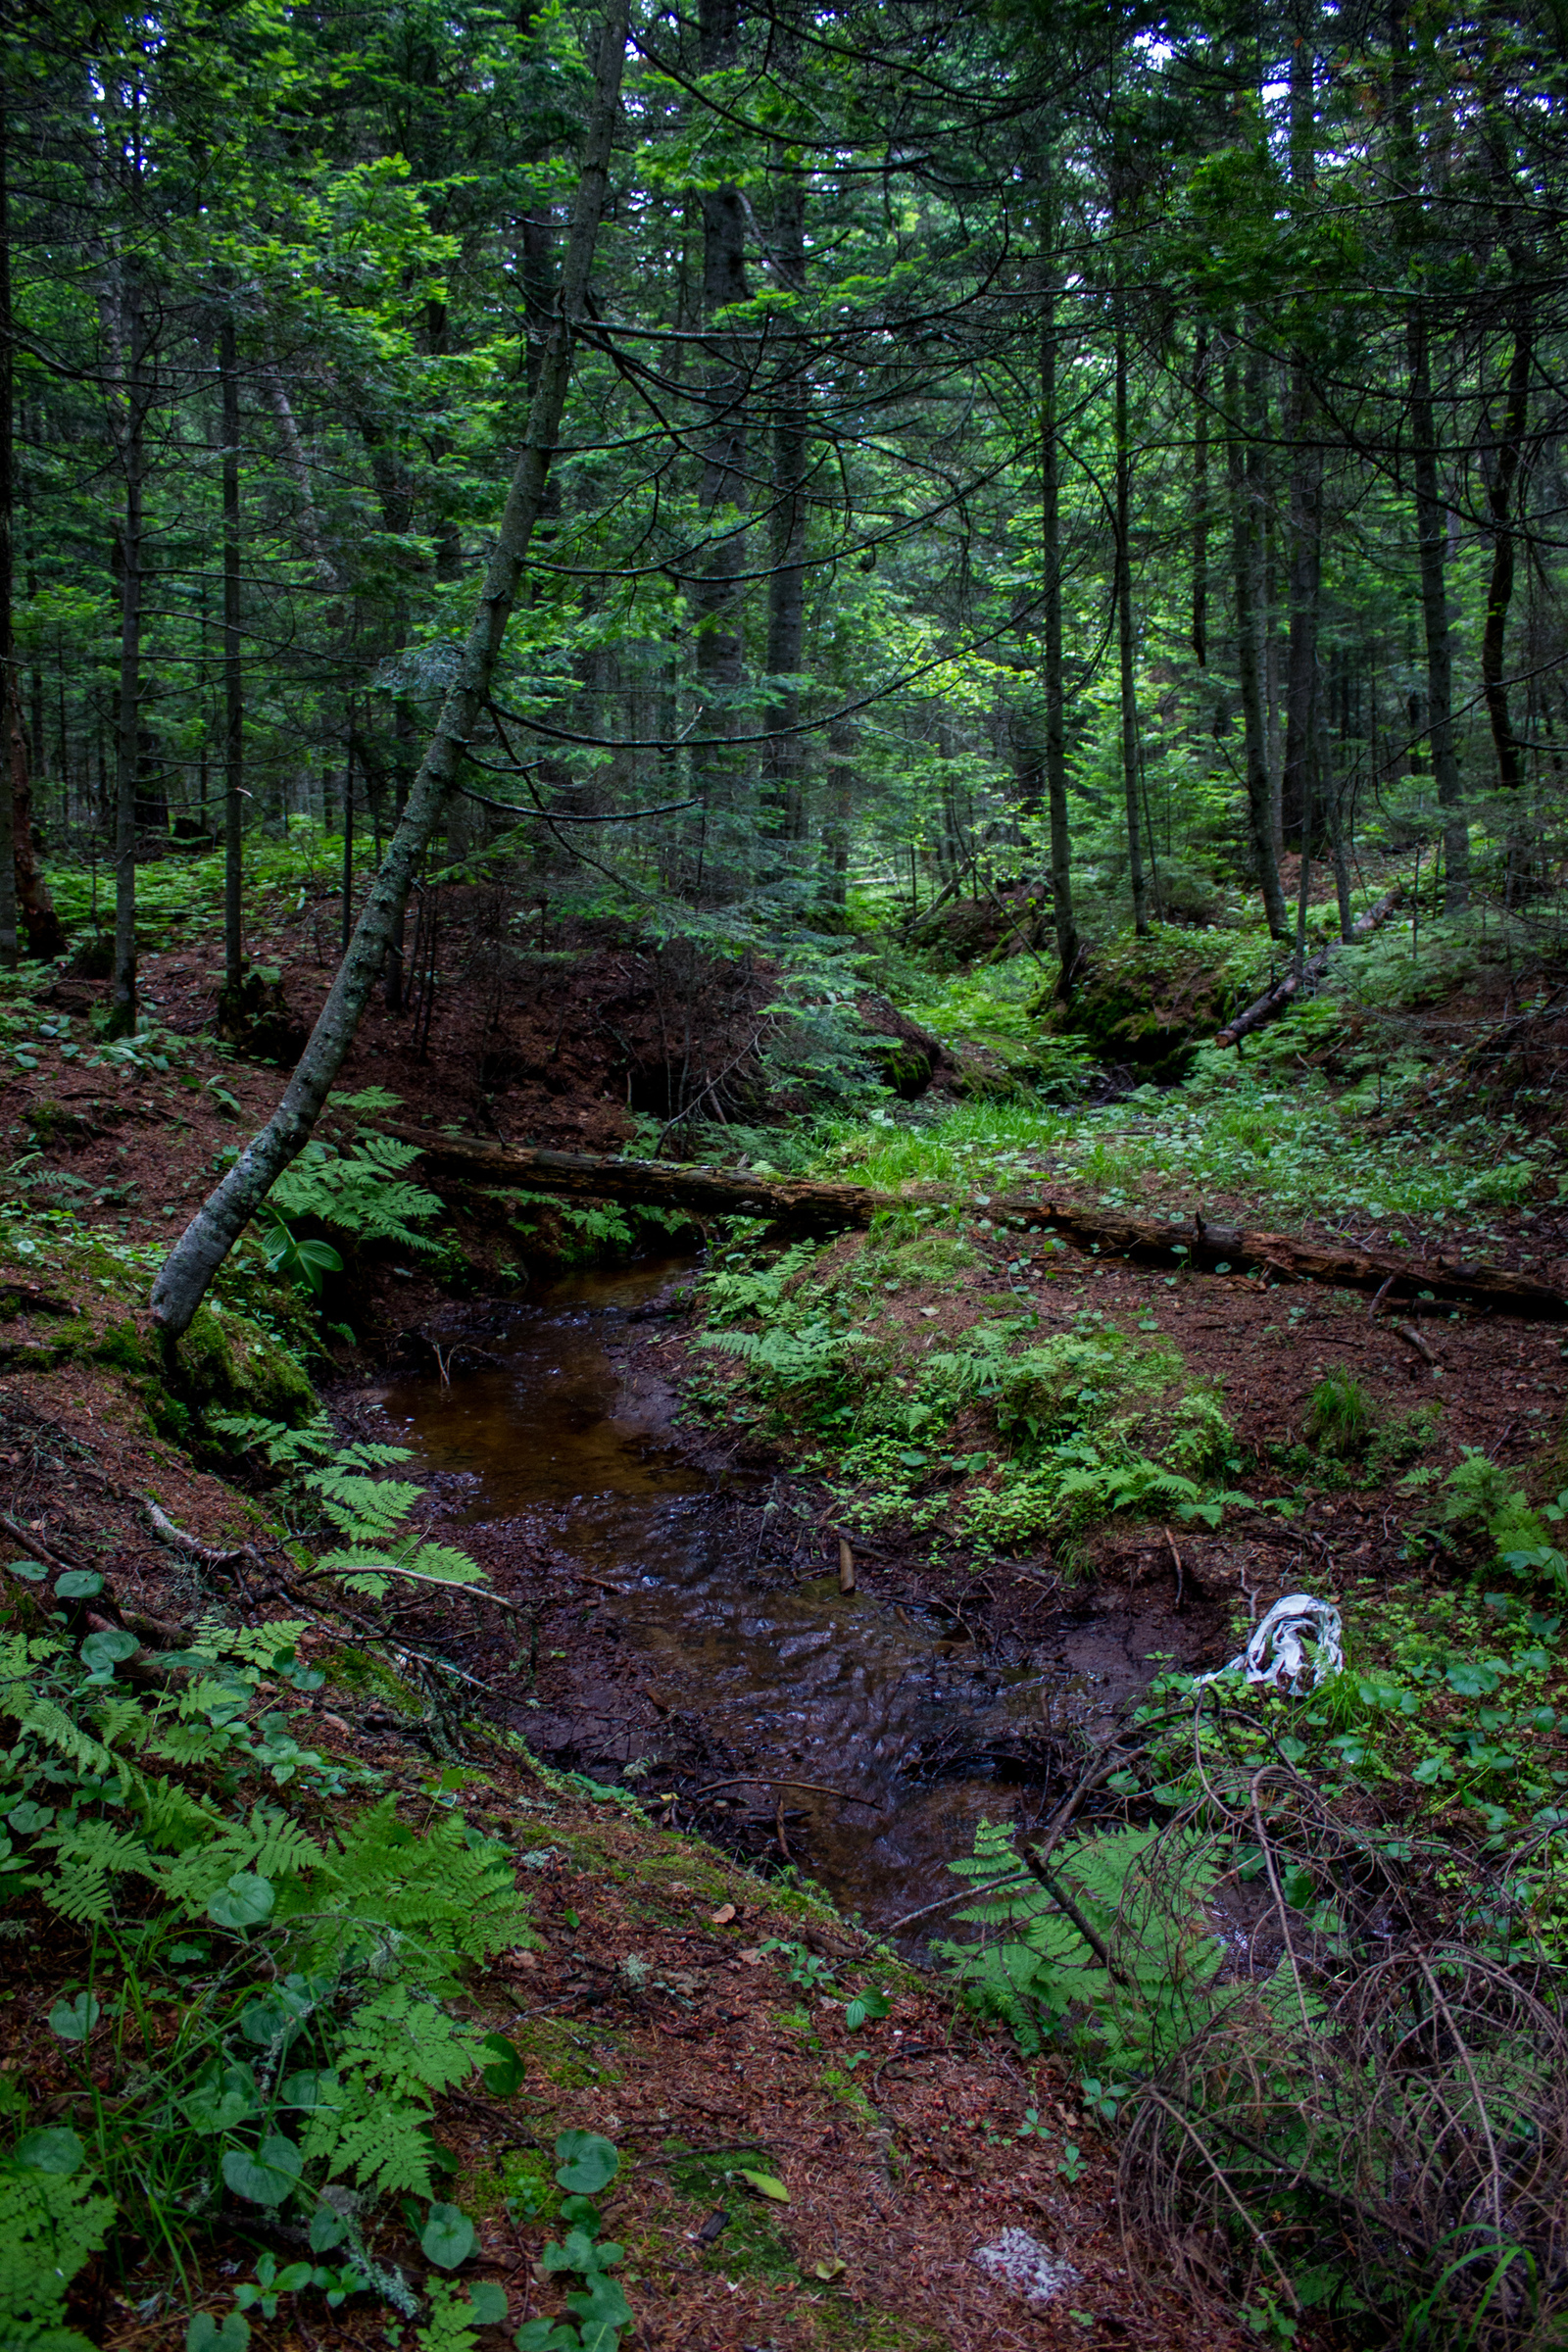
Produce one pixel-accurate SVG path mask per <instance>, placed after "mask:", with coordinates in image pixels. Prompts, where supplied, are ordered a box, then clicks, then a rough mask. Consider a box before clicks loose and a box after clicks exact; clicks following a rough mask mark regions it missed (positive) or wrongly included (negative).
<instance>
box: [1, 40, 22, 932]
mask: <svg viewBox="0 0 1568 2352" xmlns="http://www.w3.org/2000/svg"><path fill="white" fill-rule="evenodd" d="M9 100H10V92H9V90H8V89H7V88H6V87H5V86H4V84H3V83H0V711H3V712H4V713H5V719H4V724H5V730H6V736H7V743H6V747H5V748H6V755H7V756H6V757H5V758H3V759H0V965H4V966H5V968H6V969H7V970H10V969H12V968H13V967H14V966H15V964H16V962H17V958H18V956H19V954H20V945H21V943H20V941H19V938H18V934H17V858H16V827H15V818H14V806H15V804H14V798H13V793H12V784H11V759H10V756H9V755H10V741H9V738H10V733H11V723H12V722H11V706H12V701H13V698H14V695H15V692H16V639H15V635H14V633H13V623H12V613H11V592H12V569H13V563H14V558H13V554H12V548H13V531H14V527H15V513H16V454H15V412H14V408H13V399H14V391H13V370H12V346H11V222H10V202H11V151H10V135H9V133H10V124H9V116H8V109H9Z"/></svg>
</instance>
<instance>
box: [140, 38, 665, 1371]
mask: <svg viewBox="0 0 1568 2352" xmlns="http://www.w3.org/2000/svg"><path fill="white" fill-rule="evenodd" d="M626 15H627V10H626V0H611V7H610V9H609V11H608V13H607V15H606V18H605V23H604V28H603V31H602V34H601V37H600V44H599V60H598V73H597V81H596V88H595V94H594V102H593V109H592V113H591V115H590V118H589V124H588V132H587V137H586V139H585V142H584V150H583V164H582V173H581V177H580V179H579V181H578V185H577V201H576V206H575V210H574V213H573V217H572V224H571V236H570V241H569V243H568V246H567V251H566V260H565V267H564V271H563V283H562V300H561V309H560V313H559V315H558V317H557V319H556V321H555V325H554V328H553V331H552V335H551V339H550V343H549V346H548V348H547V350H546V353H545V355H544V359H543V363H542V365H541V368H540V372H539V386H538V391H537V393H536V395H535V397H534V400H533V403H532V406H531V409H530V412H529V417H528V438H527V441H526V443H525V444H524V447H523V449H522V452H521V454H520V456H519V458H518V461H517V466H516V470H515V473H514V475H513V478H512V487H511V490H510V492H509V493H508V497H507V505H506V511H505V513H504V515H503V516H502V519H501V528H500V531H499V533H498V536H497V540H496V546H495V549H494V551H493V553H492V555H491V558H490V561H489V564H488V565H487V567H486V572H485V581H484V587H483V590H482V591H481V595H480V600H479V609H478V612H477V613H476V614H475V616H474V619H473V622H472V625H471V626H470V628H469V631H468V636H467V641H466V645H465V647H464V650H463V655H462V658H461V661H460V662H459V666H458V673H457V676H456V678H455V679H454V681H453V684H452V686H451V687H450V688H449V690H448V693H447V697H446V701H445V704H444V705H443V708H442V711H441V716H440V719H439V720H438V722H437V724H436V730H435V733H434V735H433V737H432V738H431V741H430V744H429V747H428V749H427V750H426V752H425V755H424V759H423V760H422V762H421V763H420V767H419V772H418V775H417V778H416V780H415V785H414V789H413V791H412V792H411V794H410V796H409V805H408V808H407V809H406V810H405V812H404V815H403V819H402V822H401V823H400V824H399V826H398V828H397V831H396V833H395V834H394V836H393V839H392V842H391V844H390V846H389V848H388V851H387V855H386V858H385V860H384V862H383V864H382V866H381V870H380V872H379V873H378V874H377V876H376V878H375V881H374V882H373V884H372V885H371V888H370V891H369V894H368V900H367V903H366V907H365V910H364V912H363V913H362V914H361V916H360V919H359V922H358V924H357V925H356V927H355V933H354V938H353V941H352V942H351V944H350V947H349V952H348V955H347V956H345V957H344V959H343V962H342V964H341V965H340V966H339V969H338V972H337V975H336V977H335V979H334V980H333V982H332V986H331V989H330V991H329V992H328V995H327V1000H326V1003H325V1005H323V1006H322V1008H321V1012H320V1015H319V1018H318V1020H317V1023H316V1027H315V1029H314V1030H313V1031H312V1033H311V1038H310V1042H309V1044H308V1045H307V1046H306V1049H305V1052H304V1054H302V1055H301V1056H300V1060H299V1064H298V1066H297V1068H296V1069H295V1071H294V1074H293V1077H292V1078H291V1079H290V1080H289V1083H288V1086H287V1088H286V1090H285V1092H284V1095H283V1099H282V1101H281V1103H279V1104H278V1107H277V1109H276V1110H275V1111H274V1112H273V1114H272V1116H271V1118H270V1120H269V1121H268V1123H267V1125H266V1126H265V1127H264V1128H263V1129H262V1131H261V1133H260V1134H259V1135H257V1136H255V1137H254V1138H253V1139H252V1141H251V1142H250V1143H249V1144H248V1145H247V1147H246V1149H245V1150H244V1151H243V1152H241V1153H240V1156H239V1158H238V1159H237V1160H236V1162H235V1163H234V1166H233V1168H232V1169H231V1170H230V1171H229V1173H228V1175H227V1176H226V1177H225V1178H224V1180H223V1182H222V1183H221V1185H220V1186H219V1187H218V1188H217V1190H216V1191H215V1192H213V1193H212V1194H210V1195H209V1197H208V1199H207V1200H206V1201H204V1202H203V1204H202V1206H201V1208H200V1209H199V1210H198V1211H197V1213H196V1215H195V1217H194V1218H193V1219H192V1220H191V1222H190V1224H189V1225H188V1226H187V1227H186V1228H185V1231H184V1232H183V1233H182V1234H181V1235H180V1238H179V1240H178V1241H177V1242H176V1243H175V1244H174V1246H173V1248H172V1250H171V1251H170V1253H169V1255H168V1257H167V1258H166V1259H165V1261H164V1264H163V1266H162V1268H161V1270H160V1272H159V1275H158V1279H157V1282H156V1283H155V1285H154V1287H153V1298H152V1311H153V1319H154V1321H155V1322H156V1323H157V1324H158V1325H159V1326H160V1328H161V1329H162V1331H163V1332H164V1333H165V1334H166V1336H167V1337H168V1338H170V1339H173V1338H176V1337H177V1336H178V1335H179V1333H181V1332H182V1331H184V1330H185V1329H186V1327H187V1326H188V1324H189V1322H190V1319H191V1317H192V1315H193V1314H194V1313H195V1311H196V1309H197V1307H198V1306H199V1304H200V1303H201V1300H202V1298H203V1295H204V1294H205V1292H206V1290H207V1286H208V1284H209V1283H210V1282H211V1281H212V1278H213V1276H214V1275H215V1274H216V1273H217V1271H218V1269H219V1267H220V1266H221V1264H222V1262H223V1260H224V1258H225V1257H226V1256H227V1255H228V1253H229V1251H230V1250H231V1249H232V1248H233V1246H234V1244H235V1242H236V1241H237V1240H238V1238H239V1236H240V1234H241V1233H242V1232H243V1231H244V1228H245V1226H246V1224H247V1223H248V1221H249V1219H250V1218H251V1217H252V1215H253V1214H254V1213H255V1211H256V1209H257V1208H258V1207H259V1206H260V1205H261V1202H262V1201H264V1200H265V1198H266V1196H267V1193H268V1191H269V1190H270V1186H271V1185H272V1184H273V1183H274V1181H275V1180H276V1178H277V1177H278V1176H280V1175H281V1174H282V1172H283V1170H284V1169H285V1168H286V1167H287V1166H288V1165H289V1163H290V1161H291V1160H293V1159H294V1158H295V1156H296V1155H297V1154H298V1152H300V1151H301V1150H302V1149H303V1148H304V1146H305V1145H306V1143H308V1142H309V1140H310V1137H311V1134H312V1131H313V1130H314V1128H315V1125H316V1122H317V1119H318V1118H319V1115H320V1111H321V1106H322V1104H323V1103H324V1102H325V1101H326V1097H327V1093H328V1091H329V1089H330V1087H331V1084H332V1081H333V1079H334V1078H335V1077H336V1076H337V1073H338V1071H339V1069H340V1068H341V1066H342V1063H343V1057H344V1055H345V1054H347V1052H348V1050H349V1047H350V1046H351V1045H352V1043H353V1041H354V1033H355V1030H356V1029H357V1028H358V1026H359V1021H360V1015H361V1014H362V1012H363V1011H364V1009H365V1005H366V1000H367V999H368V995H369V993H370V989H371V987H372V986H373V984H374V981H375V976H376V973H377V971H378V970H379V969H380V966H381V960H382V957H383V956H384V955H385V953H386V947H387V942H388V940H389V938H390V936H391V932H392V926H393V923H394V921H395V920H396V918H397V916H398V915H400V914H401V913H402V911H403V909H404V907H405V906H406V905H407V902H408V894H409V889H410V885H411V884H412V882H413V878H414V873H415V869H416V867H417V864H418V861H419V859H420V858H421V857H422V856H423V854H424V849H425V845H426V844H427V842H428V841H429V839H430V837H431V835H432V833H433V832H434V830H435V828H436V826H437V824H438V823H439V821H440V817H441V811H442V809H443V807H444V805H445V802H446V800H447V797H448V795H449V793H450V792H451V791H452V789H453V787H454V785H455V784H456V782H457V778H458V774H459V771H460V769H461V767H462V764H463V759H464V755H465V753H466V749H467V746H468V744H469V743H470V742H471V740H472V737H473V733H474V730H475V728H476V727H477V726H478V724H479V718H480V713H481V711H482V710H483V708H484V703H485V700H486V697H487V696H488V694H489V691H490V680H491V677H492V676H493V674H494V671H495V665H496V661H497V659H498V657H499V655H500V651H501V645H502V640H503V638H504V636H505V634H506V629H507V623H508V621H509V620H510V618H511V616H512V610H513V606H514V604H515V600H516V594H517V587H518V583H519V581H520V579H521V577H522V569H523V565H524V564H525V563H526V561H527V556H528V544H529V541H530V539H531V537H532V534H533V528H534V525H535V523H536V522H537V520H538V517H539V512H540V508H541V506H542V504H543V502H544V494H545V486H546V483H547V481H548V478H549V473H550V462H551V459H552V457H553V455H554V452H555V448H556V443H557V440H558V438H559V435H560V431H561V419H562V413H563V411H564V407H565V400H566V387H567V383H568V380H569V378H570V373H571V350H572V329H573V327H574V326H575V325H576V323H577V322H578V320H579V319H581V318H582V316H583V310H584V303H585V298H586V295H587V288H588V273H589V270H590V267H591V265H592V262H593V254H594V245H595V241H596V239H597V236H598V230H599V222H600V218H601V216H602V214H603V211H604V205H605V192H606V188H607V185H608V181H609V169H610V153H611V145H612V141H613V133H614V127H615V118H616V112H617V108H618V105H619V98H620V79H621V72H622V68H623V65H624V62H625V53H626Z"/></svg>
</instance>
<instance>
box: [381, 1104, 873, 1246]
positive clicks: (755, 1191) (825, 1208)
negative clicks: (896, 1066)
mask: <svg viewBox="0 0 1568 2352" xmlns="http://www.w3.org/2000/svg"><path fill="white" fill-rule="evenodd" d="M389 1132H390V1133H391V1134H393V1135H396V1136H397V1137H398V1138H399V1139H400V1141H402V1142H403V1143H406V1144H415V1145H417V1147H418V1150H419V1152H421V1154H422V1155H423V1158H424V1163H425V1167H426V1169H427V1170H428V1171H429V1172H430V1173H431V1174H432V1175H445V1176H469V1177H471V1178H472V1179H473V1181H474V1182H475V1183H476V1184H492V1185H503V1186H506V1187H507V1188H509V1189H515V1190H517V1191H519V1192H534V1193H551V1194H554V1195H557V1196H559V1197H560V1198H562V1199H564V1200H569V1201H626V1202H629V1203H632V1204H635V1203H638V1202H646V1203H647V1204H648V1206H649V1207H651V1208H676V1209H686V1210H688V1211H689V1212H690V1213H691V1215H692V1216H693V1217H698V1218H700V1217H765V1218H766V1219H767V1220H768V1221H769V1222H770V1223H772V1224H778V1225H788V1226H789V1227H791V1229H792V1230H793V1231H795V1232H799V1233H817V1234H827V1233H843V1232H845V1231H846V1230H847V1229H848V1228H850V1227H851V1226H855V1225H869V1224H870V1222H871V1220H872V1218H873V1217H874V1216H876V1215H877V1214H878V1212H879V1211H881V1210H883V1209H890V1208H902V1207H904V1206H905V1202H904V1201H902V1200H901V1199H900V1198H899V1197H898V1196H897V1195H896V1194H893V1193H873V1192H870V1191H868V1190H867V1189H866V1187H865V1186H864V1185H863V1184H818V1183H816V1182H814V1181H813V1180H812V1179H810V1178H809V1177H804V1176H765V1177H764V1176H752V1175H750V1174H748V1172H747V1171H746V1170H745V1169H744V1168H714V1167H690V1166H688V1165H686V1164H685V1163H684V1162H682V1161H676V1160H668V1159H606V1158H600V1157H599V1156H598V1155H597V1154H595V1153H593V1152H546V1151H543V1150H539V1149H536V1148H534V1147H531V1146H525V1145H498V1144H480V1143H469V1142H468V1141H467V1140H466V1138H464V1137H457V1136H444V1135H443V1136H432V1135H421V1134H419V1133H417V1131H416V1130H414V1129H412V1128H406V1127H394V1128H392V1129H390V1130H389Z"/></svg>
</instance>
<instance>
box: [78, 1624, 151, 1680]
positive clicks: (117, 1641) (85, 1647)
mask: <svg viewBox="0 0 1568 2352" xmlns="http://www.w3.org/2000/svg"><path fill="white" fill-rule="evenodd" d="M140 1646H141V1644H140V1642H138V1641H137V1640H136V1637H135V1635H134V1634H126V1633H122V1631H121V1630H120V1628H119V1627H118V1626H114V1625H106V1626H105V1627H104V1629H103V1631H102V1633H98V1634H89V1635H88V1636H87V1639H86V1641H85V1642H83V1643H82V1645H81V1662H82V1664H83V1665H84V1666H85V1667H86V1669H87V1671H88V1673H89V1674H112V1673H113V1672H114V1670H115V1668H116V1667H117V1666H118V1665H120V1663H121V1662H122V1660H123V1659H125V1658H133V1657H134V1656H135V1654H136V1652H137V1650H138V1649H139V1648H140Z"/></svg>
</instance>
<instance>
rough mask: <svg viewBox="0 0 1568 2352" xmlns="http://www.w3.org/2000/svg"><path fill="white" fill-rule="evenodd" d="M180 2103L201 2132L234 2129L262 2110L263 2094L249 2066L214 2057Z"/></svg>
mask: <svg viewBox="0 0 1568 2352" xmlns="http://www.w3.org/2000/svg"><path fill="white" fill-rule="evenodd" d="M181 2105H182V2107H183V2109H184V2113H185V2115H186V2118H187V2119H188V2121H189V2122H190V2123H191V2124H192V2125H193V2126H194V2128H195V2129H196V2130H197V2131H233V2130H234V2129H235V2127H236V2126H237V2125H239V2124H244V2123H248V2122H249V2121H250V2119H251V2117H252V2116H253V2115H257V2114H259V2113H260V2112H261V2096H260V2093H259V2092H258V2090H257V2087H256V2077H255V2076H254V2075H253V2074H252V2072H251V2070H250V2068H249V2067H248V2066H225V2065H224V2064H223V2062H222V2060H221V2058H214V2059H213V2060H212V2062H211V2063H210V2064H209V2065H208V2066H207V2067H206V2068H204V2070H203V2072H202V2073H201V2074H200V2075H199V2076H198V2077H197V2080H196V2084H195V2087H194V2089H193V2090H192V2091H191V2092H190V2094H189V2096H188V2097H187V2098H185V2099H183V2100H182V2101H181Z"/></svg>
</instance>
